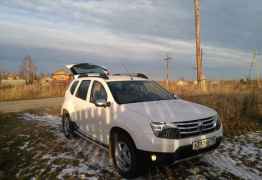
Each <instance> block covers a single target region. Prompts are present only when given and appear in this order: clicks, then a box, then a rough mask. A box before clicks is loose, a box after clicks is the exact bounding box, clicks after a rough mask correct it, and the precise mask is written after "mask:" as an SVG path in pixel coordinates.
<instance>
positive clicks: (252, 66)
mask: <svg viewBox="0 0 262 180" xmlns="http://www.w3.org/2000/svg"><path fill="white" fill-rule="evenodd" d="M253 68H255V74H256V81H257V84H258V85H259V68H258V65H257V51H256V49H254V50H253V57H252V61H251V64H250V68H249V73H248V78H249V80H250V81H252V70H253Z"/></svg>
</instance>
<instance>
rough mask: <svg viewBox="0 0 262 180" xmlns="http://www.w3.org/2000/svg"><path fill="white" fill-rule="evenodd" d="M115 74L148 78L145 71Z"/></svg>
mask: <svg viewBox="0 0 262 180" xmlns="http://www.w3.org/2000/svg"><path fill="white" fill-rule="evenodd" d="M113 75H115V76H130V77H139V78H143V79H148V77H147V76H146V75H145V74H143V73H124V74H120V73H118V74H113Z"/></svg>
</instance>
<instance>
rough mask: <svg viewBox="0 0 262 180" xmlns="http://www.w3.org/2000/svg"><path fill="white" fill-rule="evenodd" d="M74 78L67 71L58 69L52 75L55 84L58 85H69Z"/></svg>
mask: <svg viewBox="0 0 262 180" xmlns="http://www.w3.org/2000/svg"><path fill="white" fill-rule="evenodd" d="M72 78H73V76H72V74H71V73H70V72H69V71H68V70H66V69H58V70H56V71H55V72H54V73H53V74H52V80H53V83H56V84H68V83H69V82H70V81H71V80H72Z"/></svg>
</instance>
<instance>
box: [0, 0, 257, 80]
mask: <svg viewBox="0 0 262 180" xmlns="http://www.w3.org/2000/svg"><path fill="white" fill-rule="evenodd" d="M201 13H202V14H201V16H202V46H203V53H204V54H203V61H204V67H205V74H206V76H207V78H212V79H236V78H242V77H244V76H246V75H247V74H248V68H249V66H250V62H251V59H252V50H253V49H254V48H256V49H257V52H258V53H259V54H262V1H261V0H202V1H201ZM194 47H195V43H194V11H193V0H42V1H41V0H1V1H0V68H5V69H8V70H10V71H15V70H17V69H18V67H19V65H20V64H21V60H22V59H23V58H24V57H25V56H26V55H28V54H29V55H31V56H32V59H33V61H34V62H35V64H36V65H37V67H38V70H39V71H40V72H52V71H54V70H55V69H57V68H61V67H63V66H64V65H65V64H72V63H79V62H91V63H94V64H101V65H104V66H106V67H109V68H110V69H112V71H114V72H123V71H124V68H123V65H122V64H124V65H125V66H126V67H127V68H128V69H129V71H132V72H138V71H139V72H144V73H147V74H149V75H150V76H151V77H153V78H156V79H161V78H163V75H164V64H163V61H161V59H162V58H163V57H164V56H165V54H166V53H168V54H169V55H170V56H171V57H172V58H173V60H172V62H171V73H172V78H174V79H179V78H186V79H193V78H195V69H194V66H195V65H194V52H195V50H194ZM257 61H258V62H259V63H258V64H259V66H260V69H262V63H261V61H262V56H261V55H258V57H257Z"/></svg>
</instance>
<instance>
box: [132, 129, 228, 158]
mask: <svg viewBox="0 0 262 180" xmlns="http://www.w3.org/2000/svg"><path fill="white" fill-rule="evenodd" d="M214 137H215V138H217V139H219V138H221V137H223V128H222V127H221V128H220V129H219V130H216V131H213V132H211V133H208V134H203V135H198V136H194V137H189V138H183V139H164V138H158V137H156V136H155V135H154V134H153V132H152V131H151V132H147V133H143V136H141V137H140V138H136V141H135V143H136V146H137V149H138V150H141V151H145V152H158V153H175V152H176V151H177V150H178V149H180V148H181V147H185V146H190V145H191V146H192V144H193V142H194V141H198V140H201V139H207V138H214Z"/></svg>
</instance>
